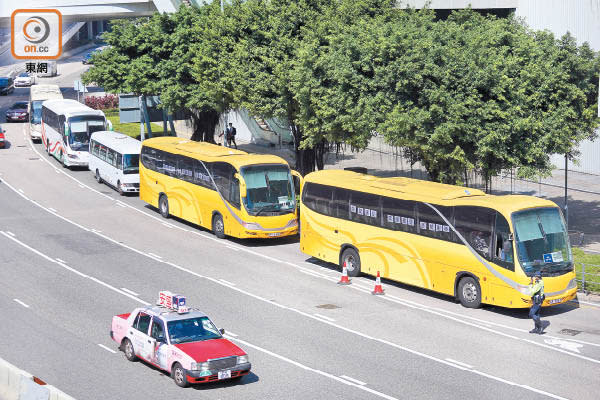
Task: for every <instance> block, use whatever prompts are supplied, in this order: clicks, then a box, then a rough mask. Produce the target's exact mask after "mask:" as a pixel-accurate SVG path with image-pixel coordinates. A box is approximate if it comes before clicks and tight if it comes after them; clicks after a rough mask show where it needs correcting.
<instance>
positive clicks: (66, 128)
mask: <svg viewBox="0 0 600 400" xmlns="http://www.w3.org/2000/svg"><path fill="white" fill-rule="evenodd" d="M70 133H71V132H69V124H67V123H66V122H65V136H69V134H70Z"/></svg>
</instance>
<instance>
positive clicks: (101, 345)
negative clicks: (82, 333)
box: [98, 343, 117, 354]
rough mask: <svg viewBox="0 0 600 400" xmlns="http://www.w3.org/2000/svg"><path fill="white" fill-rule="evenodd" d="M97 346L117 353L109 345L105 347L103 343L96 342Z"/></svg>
mask: <svg viewBox="0 0 600 400" xmlns="http://www.w3.org/2000/svg"><path fill="white" fill-rule="evenodd" d="M98 346H100V347H102V348H103V349H104V350H106V351H110V352H111V353H113V354H117V352H116V351H114V350H113V349H111V348H110V347H106V346H105V345H103V344H100V343H98Z"/></svg>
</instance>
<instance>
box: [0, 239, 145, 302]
mask: <svg viewBox="0 0 600 400" xmlns="http://www.w3.org/2000/svg"><path fill="white" fill-rule="evenodd" d="M0 234H2V235H4V236H5V237H7V238H9V239H10V240H12V241H13V242H15V243H18V244H19V245H21V246H23V247H25V248H26V249H28V250H29V251H31V252H33V253H35V254H37V255H38V256H40V257H42V258H44V259H46V260H47V261H50V262H51V263H53V264H58V265H60V266H61V267H63V268H64V269H66V270H68V271H71V272H73V273H75V274H77V275H79V276H81V277H82V278H87V279H90V280H91V281H94V282H96V283H98V284H100V285H102V286H105V287H107V288H109V289H110V290H113V291H115V292H117V293H119V294H122V295H123V296H126V297H129V298H130V299H133V300H135V301H137V302H139V303H142V304H143V305H146V306H149V305H150V303H148V302H145V301H143V300H140V299H138V298H137V297H135V296H132V295H131V294H129V293H126V292H124V291H122V290H120V289H117V288H116V287H114V286H112V285H110V284H108V283H106V282H103V281H101V280H100V279H98V278H95V277H93V276H89V275H86V274H84V273H83V272H80V271H78V270H76V269H75V268H72V267H69V266H68V265H66V264H64V263H62V262H60V261H57V260H54V259H53V258H51V257H49V256H47V255H46V254H44V253H42V252H40V251H38V250H36V249H34V248H33V247H31V246H29V245H27V244H25V243H23V242H22V241H20V240H18V239H16V238H13V237H11V236H10V235H7V234H6V233H5V232H2V231H0Z"/></svg>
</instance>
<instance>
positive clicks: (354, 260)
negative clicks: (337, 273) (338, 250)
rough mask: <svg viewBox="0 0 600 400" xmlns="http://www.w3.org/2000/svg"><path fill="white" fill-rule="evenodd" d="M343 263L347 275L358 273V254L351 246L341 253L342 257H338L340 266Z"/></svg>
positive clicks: (356, 274)
mask: <svg viewBox="0 0 600 400" xmlns="http://www.w3.org/2000/svg"><path fill="white" fill-rule="evenodd" d="M344 264H346V270H347V271H348V276H358V275H360V256H359V255H358V252H357V251H356V250H354V249H353V248H352V247H348V248H347V249H346V250H344V252H343V253H342V258H341V259H340V267H341V268H344Z"/></svg>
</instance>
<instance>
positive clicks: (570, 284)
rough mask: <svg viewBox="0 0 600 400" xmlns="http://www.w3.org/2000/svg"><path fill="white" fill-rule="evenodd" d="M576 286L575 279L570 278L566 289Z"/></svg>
mask: <svg viewBox="0 0 600 400" xmlns="http://www.w3.org/2000/svg"><path fill="white" fill-rule="evenodd" d="M576 287H577V279H576V278H573V279H571V282H569V284H568V285H567V289H573V288H576Z"/></svg>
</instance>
